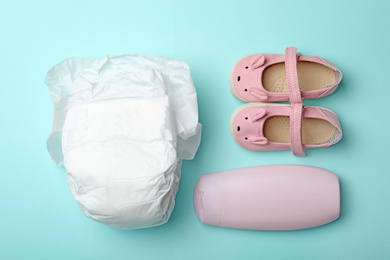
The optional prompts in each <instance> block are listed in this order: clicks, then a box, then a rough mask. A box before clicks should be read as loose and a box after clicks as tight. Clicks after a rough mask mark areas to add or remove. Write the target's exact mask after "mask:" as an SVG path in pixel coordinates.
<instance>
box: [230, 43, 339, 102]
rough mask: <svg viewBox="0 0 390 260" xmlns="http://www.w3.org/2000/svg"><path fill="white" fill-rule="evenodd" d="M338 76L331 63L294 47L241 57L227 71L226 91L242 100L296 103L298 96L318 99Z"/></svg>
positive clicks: (331, 89)
mask: <svg viewBox="0 0 390 260" xmlns="http://www.w3.org/2000/svg"><path fill="white" fill-rule="evenodd" d="M341 78H342V74H341V71H340V70H339V69H338V68H336V67H335V66H334V65H333V64H331V63H329V62H328V61H326V60H324V59H322V58H320V57H318V56H305V55H300V53H298V54H297V53H296V48H295V47H289V48H286V52H285V54H284V55H283V54H269V53H262V54H252V55H248V56H245V57H243V58H241V59H240V60H239V61H238V62H237V63H236V64H235V65H234V66H233V68H232V70H231V72H230V78H229V83H230V90H231V92H232V94H233V96H235V97H236V98H238V99H240V100H242V101H246V102H272V101H286V100H289V99H290V101H292V103H293V102H299V100H292V99H294V98H293V97H292V96H291V93H292V92H294V91H297V92H299V96H300V97H302V98H320V97H325V96H328V95H330V94H332V93H333V92H334V91H335V90H336V89H337V86H338V85H339V83H340V81H341Z"/></svg>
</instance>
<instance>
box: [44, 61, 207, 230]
mask: <svg viewBox="0 0 390 260" xmlns="http://www.w3.org/2000/svg"><path fill="white" fill-rule="evenodd" d="M46 84H47V85H48V87H49V90H50V94H51V98H52V100H53V103H54V108H55V111H54V119H53V131H52V133H51V135H50V136H49V138H48V141H47V148H48V151H49V153H50V155H51V157H52V159H53V160H54V161H55V162H56V163H57V164H58V165H63V166H64V167H65V168H66V172H67V177H68V184H69V187H70V190H71V192H72V194H73V196H74V198H75V200H76V201H77V203H78V204H79V206H80V208H81V210H82V211H83V212H84V214H85V215H87V216H88V217H90V218H91V219H93V220H95V221H98V222H101V223H104V224H107V225H110V226H114V227H117V228H123V229H134V228H145V227H151V226H156V225H160V224H163V223H165V222H166V221H167V220H168V219H169V216H170V214H171V212H172V210H173V207H174V204H175V196H176V193H177V190H178V185H179V181H180V176H181V171H180V170H181V162H182V160H183V159H192V158H193V157H194V156H195V153H196V150H197V148H198V146H199V143H200V130H201V125H200V124H199V122H198V108H197V100H196V91H195V88H194V86H193V82H192V79H191V75H190V72H189V68H188V65H187V64H186V63H184V62H182V61H178V60H175V59H169V58H165V57H153V56H146V55H139V54H138V55H124V56H108V57H106V58H105V59H103V60H96V59H83V58H71V59H67V60H64V61H63V62H61V63H59V64H58V65H56V66H55V67H53V68H52V69H51V70H50V71H49V72H48V74H47V77H46Z"/></svg>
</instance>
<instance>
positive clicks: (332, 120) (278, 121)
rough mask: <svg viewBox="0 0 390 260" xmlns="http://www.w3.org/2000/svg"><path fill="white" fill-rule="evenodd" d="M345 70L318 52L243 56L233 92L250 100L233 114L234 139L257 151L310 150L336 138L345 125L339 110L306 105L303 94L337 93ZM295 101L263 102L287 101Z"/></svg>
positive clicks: (236, 67) (233, 73) (237, 66)
mask: <svg viewBox="0 0 390 260" xmlns="http://www.w3.org/2000/svg"><path fill="white" fill-rule="evenodd" d="M341 78H342V74H341V71H340V70H339V69H338V68H336V67H335V66H334V65H333V64H331V63H329V62H328V61H325V60H324V59H322V58H320V57H318V56H305V55H301V54H300V53H297V49H296V48H295V47H289V48H287V49H286V52H285V55H283V54H253V55H248V56H246V57H243V58H241V59H240V60H239V61H238V62H237V63H236V64H235V65H234V66H233V69H232V71H231V73H230V79H229V82H230V90H231V92H232V94H233V95H234V96H235V97H236V98H238V99H240V100H242V101H246V102H253V103H248V104H245V105H242V106H240V107H238V108H237V109H236V110H235V111H234V112H233V114H232V117H231V120H230V131H231V133H232V136H233V138H234V140H235V141H236V142H237V143H238V144H239V145H240V146H242V147H244V148H246V149H249V150H254V151H270V150H285V149H291V150H292V152H293V153H294V155H296V156H305V149H306V148H317V147H326V146H329V145H332V144H335V143H337V142H338V141H339V140H340V139H341V137H342V132H341V126H340V121H339V119H338V117H337V115H336V114H335V113H334V112H333V111H331V110H329V109H326V108H323V107H315V106H304V105H303V103H302V99H303V98H320V97H325V96H328V95H330V94H332V93H333V92H334V91H335V90H336V89H337V86H338V85H339V83H340V81H341ZM287 100H289V101H290V103H291V104H289V105H288V104H277V103H262V102H273V101H287Z"/></svg>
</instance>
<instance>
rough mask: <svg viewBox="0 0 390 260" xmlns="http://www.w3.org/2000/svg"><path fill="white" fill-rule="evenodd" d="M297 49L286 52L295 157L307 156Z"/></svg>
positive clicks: (291, 136) (291, 132)
mask: <svg viewBox="0 0 390 260" xmlns="http://www.w3.org/2000/svg"><path fill="white" fill-rule="evenodd" d="M297 57H298V55H297V48H295V47H288V48H286V52H285V63H286V80H287V87H288V95H289V99H290V103H291V114H290V143H291V150H292V152H293V154H294V155H295V156H305V151H304V148H303V144H302V114H303V104H302V97H301V90H300V88H299V81H298V72H297Z"/></svg>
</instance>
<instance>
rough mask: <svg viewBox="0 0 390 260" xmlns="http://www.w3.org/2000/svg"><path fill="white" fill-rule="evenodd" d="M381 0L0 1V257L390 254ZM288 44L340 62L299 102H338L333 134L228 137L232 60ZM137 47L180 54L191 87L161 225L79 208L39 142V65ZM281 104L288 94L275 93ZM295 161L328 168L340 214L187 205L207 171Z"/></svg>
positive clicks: (46, 99)
mask: <svg viewBox="0 0 390 260" xmlns="http://www.w3.org/2000/svg"><path fill="white" fill-rule="evenodd" d="M389 8H390V2H387V1H379V0H378V1H370V2H367V3H364V4H363V3H360V2H356V1H334V0H330V1H326V2H324V1H188V2H187V1H176V0H171V1H157V0H156V1H141V2H140V1H117V0H114V1H109V2H107V1H99V0H97V1H73V0H71V1H61V2H53V1H34V2H32V1H1V0H0V29H1V32H2V41H1V42H0V47H1V50H2V58H3V60H2V62H1V63H0V71H1V76H2V83H1V87H0V119H1V128H0V133H1V134H0V142H1V144H2V145H1V148H0V173H1V176H2V182H1V183H2V185H1V189H0V198H1V205H2V206H1V214H0V220H1V221H0V231H1V232H0V258H1V259H389V258H390V248H389V246H388V245H389V244H390V222H389V216H390V203H389V199H390V189H389V188H388V186H389V183H390V173H389V170H388V154H389V152H388V150H387V148H388V146H389V145H390V136H389V134H388V129H389V127H390V118H389V116H388V113H389V112H390V103H389V101H388V98H389V96H390V88H389V87H388V85H389V83H388V77H387V74H388V73H389V72H390V65H389V62H388V60H389V59H390V49H389V48H388V46H389V41H390V32H389V30H388V28H387V27H388V25H389V24H390V17H389V16H388V12H387V11H388V10H389ZM288 46H295V47H297V51H298V52H301V53H302V55H310V56H316V55H318V56H320V57H321V58H324V59H326V60H327V61H330V62H331V63H332V64H334V65H335V66H337V68H339V69H340V70H341V71H342V73H343V79H342V81H341V83H340V85H339V87H338V89H337V90H336V91H335V92H334V93H333V94H331V95H329V96H327V97H323V98H319V99H304V100H303V103H304V104H305V105H307V106H320V107H325V108H327V109H330V110H332V111H334V112H335V113H336V114H337V116H338V117H339V119H340V122H341V127H342V131H343V138H342V139H341V141H340V142H338V143H337V144H335V145H332V146H329V147H324V148H316V149H306V151H305V153H306V157H295V156H294V155H293V154H292V152H291V150H282V151H265V152H255V151H250V150H246V149H244V148H242V147H241V146H239V145H238V144H237V143H236V142H235V141H234V139H233V137H232V136H231V134H230V123H229V122H230V116H231V114H232V112H233V111H234V109H235V108H237V107H238V106H240V105H242V104H244V102H243V101H240V100H238V99H236V98H235V97H233V95H232V94H231V92H230V90H229V75H230V71H231V68H232V66H233V65H234V64H235V63H236V62H237V61H238V60H239V59H240V58H241V57H243V56H245V55H248V54H254V53H262V52H263V53H278V54H283V53H284V49H285V48H286V47H288ZM135 53H144V54H149V55H156V56H166V57H170V58H176V59H179V60H183V61H185V62H186V63H187V64H188V65H189V66H190V69H191V74H192V78H193V80H194V84H195V87H196V90H197V93H198V105H199V120H200V123H202V125H203V129H202V141H201V145H200V147H199V150H198V152H197V154H196V157H195V159H194V160H192V161H183V165H182V174H181V181H180V185H179V191H178V193H177V196H176V206H175V208H174V210H173V212H172V215H171V218H170V220H169V221H168V222H167V223H166V224H164V225H161V226H158V227H154V228H149V229H139V230H131V231H125V230H118V229H115V228H112V227H109V226H105V225H102V224H100V223H96V222H94V221H92V220H90V219H88V218H87V217H86V216H85V215H84V214H83V213H82V211H81V210H80V209H79V207H78V205H77V203H76V202H75V200H74V198H73V196H72V194H71V192H70V190H69V187H68V184H67V179H66V174H65V169H63V168H60V167H58V166H56V165H55V164H54V163H53V162H52V160H51V159H50V156H49V154H48V152H47V150H46V139H47V137H48V135H49V134H50V132H51V127H52V118H53V103H52V101H51V99H50V95H49V91H48V89H47V86H46V85H45V84H44V79H45V76H46V73H47V71H48V70H49V69H51V68H52V67H53V66H54V65H55V64H57V63H59V62H61V61H62V60H64V59H66V58H69V57H86V58H99V59H103V58H104V57H105V56H106V55H109V54H110V55H122V54H135ZM284 103H286V102H284ZM274 164H302V165H309V166H315V167H320V168H324V169H326V170H329V171H331V172H334V173H335V174H337V176H338V177H339V180H340V187H341V213H340V218H339V219H338V220H336V221H335V222H332V223H330V224H327V225H325V226H321V227H316V228H312V229H306V230H298V231H255V230H239V229H230V228H222V227H214V226H207V225H203V224H202V223H201V222H200V221H199V220H198V218H197V216H196V214H195V211H194V208H193V190H194V187H195V183H196V181H197V180H198V179H199V177H200V176H201V175H202V174H207V173H212V172H218V171H223V170H230V169H235V168H241V167H251V166H260V165H274Z"/></svg>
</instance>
